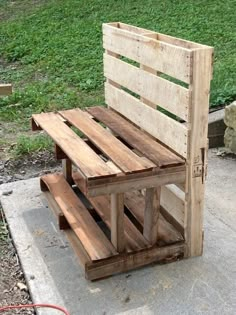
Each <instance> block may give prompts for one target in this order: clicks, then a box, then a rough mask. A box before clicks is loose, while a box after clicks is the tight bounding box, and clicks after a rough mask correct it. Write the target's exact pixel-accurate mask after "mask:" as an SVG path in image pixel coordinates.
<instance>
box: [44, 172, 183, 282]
mask: <svg viewBox="0 0 236 315" xmlns="http://www.w3.org/2000/svg"><path fill="white" fill-rule="evenodd" d="M40 181H41V189H42V191H44V192H45V194H46V197H47V199H48V202H49V204H50V207H51V208H52V209H53V210H55V211H56V214H57V216H58V217H59V218H60V221H61V218H62V216H64V220H63V222H64V223H66V222H67V223H68V226H66V227H70V228H69V229H68V228H66V229H65V230H64V231H65V233H66V235H67V237H68V239H69V241H70V243H71V245H72V247H73V248H74V250H75V251H76V253H77V254H78V256H79V259H80V262H81V264H82V266H83V268H84V271H85V275H86V277H87V279H90V280H95V279H99V278H103V277H106V276H109V275H112V274H115V273H117V272H123V271H128V270H131V269H135V268H138V267H141V266H144V265H147V264H150V263H153V262H158V261H162V262H163V261H168V262H169V261H174V260H176V259H178V258H180V257H183V254H184V247H185V245H184V241H183V238H182V236H181V234H180V233H179V232H178V231H177V230H176V229H175V228H174V227H173V226H172V225H171V224H170V223H168V222H167V221H166V220H165V219H164V217H162V216H161V218H160V232H161V233H160V237H159V239H158V242H157V244H155V245H154V246H150V245H149V244H148V242H147V241H146V239H145V238H144V236H143V235H142V229H140V226H141V225H142V224H140V222H139V223H137V222H136V221H137V220H135V213H132V210H133V209H132V200H135V198H136V197H137V198H140V196H139V195H138V194H137V195H135V194H134V193H127V194H126V198H125V205H126V207H125V220H124V228H125V242H126V248H125V251H124V252H123V253H117V251H116V250H115V248H114V246H113V245H112V243H111V241H110V227H111V220H110V197H109V196H106V195H105V196H98V197H92V198H89V199H87V198H86V197H85V196H84V195H83V194H82V192H81V191H80V190H79V189H78V188H77V187H73V188H72V187H71V186H70V185H69V184H68V183H67V182H66V180H65V178H64V177H63V175H62V174H49V175H45V176H42V177H41V179H40ZM138 200H139V199H138ZM139 201H140V200H139ZM134 204H137V202H136V203H135V202H134ZM140 206H141V207H142V202H141V203H140ZM55 211H54V212H55ZM137 212H138V213H139V214H140V213H142V210H141V208H140V209H137Z"/></svg>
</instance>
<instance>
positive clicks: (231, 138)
mask: <svg viewBox="0 0 236 315" xmlns="http://www.w3.org/2000/svg"><path fill="white" fill-rule="evenodd" d="M224 142H225V147H226V148H228V149H230V150H231V151H232V152H233V153H235V154H236V129H233V128H230V127H227V128H226V130H225V136H224Z"/></svg>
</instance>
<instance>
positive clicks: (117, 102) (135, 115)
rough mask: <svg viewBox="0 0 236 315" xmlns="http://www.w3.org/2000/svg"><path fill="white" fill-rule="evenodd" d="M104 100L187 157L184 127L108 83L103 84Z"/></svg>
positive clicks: (186, 134) (186, 130)
mask: <svg viewBox="0 0 236 315" xmlns="http://www.w3.org/2000/svg"><path fill="white" fill-rule="evenodd" d="M105 99H106V103H107V105H109V106H110V107H112V108H113V109H115V110H116V111H118V112H119V113H121V114H122V115H123V116H125V117H126V118H128V119H129V120H131V121H132V122H133V123H135V124H136V125H137V126H139V127H140V128H142V129H144V130H145V131H147V132H148V133H149V134H151V135H152V136H154V137H155V138H157V139H158V140H159V141H161V142H163V143H164V144H165V145H167V146H168V147H170V148H171V149H173V150H174V151H175V152H177V153H179V154H180V155H181V156H182V157H184V158H186V157H187V139H188V129H187V127H186V126H184V125H183V124H181V123H179V122H177V121H175V120H174V119H172V118H170V117H168V116H166V115H165V114H163V113H161V112H160V111H157V110H155V109H153V108H151V107H149V106H148V105H145V104H144V103H142V102H141V101H140V100H138V99H137V98H135V97H134V96H132V95H130V94H128V93H127V92H125V91H122V90H120V89H117V88H115V87H114V86H112V85H111V84H109V83H106V84H105Z"/></svg>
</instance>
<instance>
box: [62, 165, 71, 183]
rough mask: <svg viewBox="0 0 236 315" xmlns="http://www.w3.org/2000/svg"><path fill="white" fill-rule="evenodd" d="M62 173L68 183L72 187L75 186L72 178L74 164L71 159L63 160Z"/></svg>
mask: <svg viewBox="0 0 236 315" xmlns="http://www.w3.org/2000/svg"><path fill="white" fill-rule="evenodd" d="M62 173H63V175H64V177H65V179H66V181H67V182H68V183H69V184H70V185H72V184H73V182H74V181H73V178H72V163H71V160H69V159H63V160H62Z"/></svg>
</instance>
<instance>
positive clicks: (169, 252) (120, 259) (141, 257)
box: [85, 242, 185, 280]
mask: <svg viewBox="0 0 236 315" xmlns="http://www.w3.org/2000/svg"><path fill="white" fill-rule="evenodd" d="M184 250H185V244H184V243H181V242H179V243H177V244H173V245H168V246H163V247H158V246H154V247H152V248H149V249H146V250H143V251H140V252H136V253H135V252H134V253H130V254H127V255H118V256H116V257H111V258H108V259H105V260H104V261H97V262H94V263H93V264H89V265H87V266H86V268H85V272H86V278H87V279H88V280H94V279H99V278H102V277H106V276H108V275H112V274H114V273H119V272H126V271H128V270H132V269H136V268H140V267H142V266H145V265H148V264H151V263H155V262H164V263H165V262H171V261H176V260H177V259H179V258H183V254H184Z"/></svg>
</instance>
